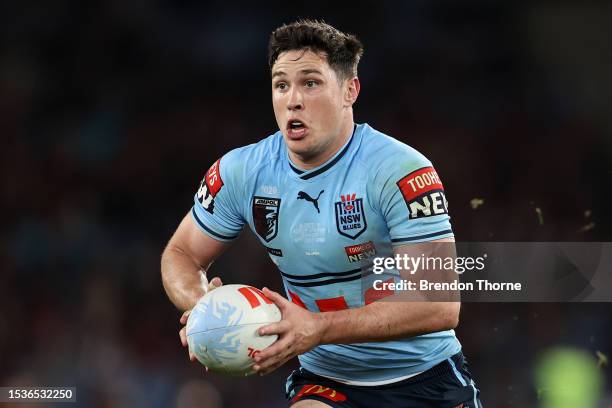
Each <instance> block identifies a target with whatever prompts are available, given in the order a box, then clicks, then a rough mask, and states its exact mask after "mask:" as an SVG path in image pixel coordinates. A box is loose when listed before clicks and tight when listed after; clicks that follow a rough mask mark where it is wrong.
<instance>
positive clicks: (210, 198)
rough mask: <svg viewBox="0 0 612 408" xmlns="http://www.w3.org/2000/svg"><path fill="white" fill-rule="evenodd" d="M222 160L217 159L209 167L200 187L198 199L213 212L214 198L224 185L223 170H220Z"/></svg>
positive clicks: (206, 208) (205, 207) (207, 209)
mask: <svg viewBox="0 0 612 408" xmlns="http://www.w3.org/2000/svg"><path fill="white" fill-rule="evenodd" d="M220 161H221V159H219V160H217V161H216V162H215V163H214V164H213V165H212V166H211V167H210V169H208V171H207V172H206V175H205V176H204V179H203V180H202V182H201V183H200V188H199V189H198V201H199V202H200V204H202V207H204V209H205V210H206V211H208V212H209V213H211V214H212V213H213V212H214V210H215V200H214V198H215V197H216V196H217V194H218V193H219V190H221V187H223V180H221V172H220V171H219V162H220Z"/></svg>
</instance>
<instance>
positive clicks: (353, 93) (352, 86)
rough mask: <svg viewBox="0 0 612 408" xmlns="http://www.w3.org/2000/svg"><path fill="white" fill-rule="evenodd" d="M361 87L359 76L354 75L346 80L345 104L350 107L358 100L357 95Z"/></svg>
mask: <svg viewBox="0 0 612 408" xmlns="http://www.w3.org/2000/svg"><path fill="white" fill-rule="evenodd" d="M360 89H361V84H360V83H359V78H357V77H356V76H355V77H352V78H351V79H348V80H347V81H346V85H345V91H344V106H345V107H347V108H348V107H350V106H353V104H354V103H355V102H356V101H357V97H358V96H359V90H360Z"/></svg>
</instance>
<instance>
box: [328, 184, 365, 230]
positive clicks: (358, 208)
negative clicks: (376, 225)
mask: <svg viewBox="0 0 612 408" xmlns="http://www.w3.org/2000/svg"><path fill="white" fill-rule="evenodd" d="M355 196H356V194H343V195H340V201H338V202H336V204H335V209H336V228H338V232H339V233H340V235H344V236H345V237H349V238H350V239H355V238H357V237H358V236H360V235H361V234H363V233H364V231H365V230H366V229H367V228H368V224H367V222H366V218H365V211H364V209H363V198H355Z"/></svg>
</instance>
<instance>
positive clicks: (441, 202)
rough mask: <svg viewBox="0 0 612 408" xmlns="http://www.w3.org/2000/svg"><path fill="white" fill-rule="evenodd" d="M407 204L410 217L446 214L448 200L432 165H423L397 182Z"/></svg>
mask: <svg viewBox="0 0 612 408" xmlns="http://www.w3.org/2000/svg"><path fill="white" fill-rule="evenodd" d="M397 186H398V187H399V189H400V191H401V192H402V196H403V197H404V201H405V202H406V205H407V206H408V212H409V217H408V218H410V219H415V218H421V217H431V216H433V215H440V214H448V202H447V201H446V196H445V195H444V187H443V186H442V182H441V181H440V177H439V176H438V173H437V172H436V170H435V169H434V168H433V167H431V166H430V167H423V168H422V169H419V170H415V171H413V172H412V173H410V174H408V175H406V176H404V177H403V178H402V179H401V180H400V181H398V182H397Z"/></svg>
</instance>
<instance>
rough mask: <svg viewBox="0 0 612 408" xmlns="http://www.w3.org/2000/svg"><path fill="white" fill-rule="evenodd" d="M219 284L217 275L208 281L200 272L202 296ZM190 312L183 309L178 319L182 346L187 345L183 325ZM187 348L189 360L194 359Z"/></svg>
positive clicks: (221, 283)
mask: <svg viewBox="0 0 612 408" xmlns="http://www.w3.org/2000/svg"><path fill="white" fill-rule="evenodd" d="M221 285H223V282H221V278H218V277H216V278H212V280H211V281H210V282H208V280H207V279H206V275H204V274H202V287H203V288H204V292H205V293H204V296H206V293H208V292H210V291H211V290H213V289H216V288H218V287H219V286H221ZM190 313H191V309H189V310H185V313H183V315H182V316H181V320H180V322H181V324H182V325H183V327H182V328H181V330H180V331H179V337H180V338H181V344H182V345H183V347H187V327H185V325H186V324H187V319H188V318H189V314H190ZM187 350H188V351H189V360H191V361H196V357H195V355H194V354H193V353H192V352H191V350H189V347H187ZM207 370H208V368H207Z"/></svg>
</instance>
